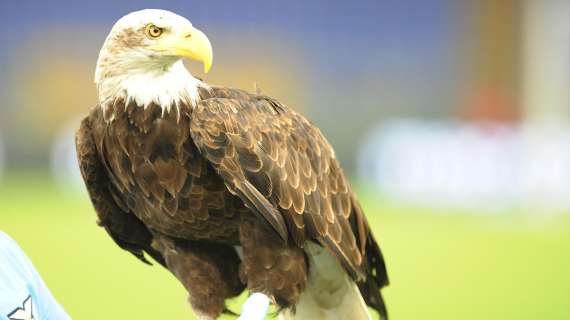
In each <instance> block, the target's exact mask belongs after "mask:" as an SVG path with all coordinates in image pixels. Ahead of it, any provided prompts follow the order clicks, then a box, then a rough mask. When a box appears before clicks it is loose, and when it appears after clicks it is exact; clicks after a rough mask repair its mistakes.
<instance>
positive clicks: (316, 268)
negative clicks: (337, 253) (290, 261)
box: [280, 243, 372, 320]
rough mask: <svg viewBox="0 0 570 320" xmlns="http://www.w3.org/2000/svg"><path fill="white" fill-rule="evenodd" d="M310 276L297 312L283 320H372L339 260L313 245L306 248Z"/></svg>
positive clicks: (283, 316)
mask: <svg viewBox="0 0 570 320" xmlns="http://www.w3.org/2000/svg"><path fill="white" fill-rule="evenodd" d="M306 251H307V254H308V256H309V260H310V261H309V263H310V266H311V267H310V274H309V281H308V283H307V288H306V289H305V291H304V292H303V294H301V299H300V300H299V303H298V304H297V307H296V312H295V313H294V314H293V313H292V312H290V311H288V310H286V311H284V312H282V313H281V315H280V319H282V320H305V319H311V320H324V319H327V320H341V319H353V320H369V319H372V318H371V316H370V313H369V312H368V308H367V306H366V303H364V299H363V298H362V296H361V295H360V291H359V290H358V287H357V286H356V284H355V283H354V282H353V281H352V280H351V279H350V277H349V276H348V274H347V273H346V272H345V271H344V269H343V268H342V266H341V265H340V264H339V262H338V260H337V259H335V258H334V257H333V256H332V255H331V254H330V253H329V252H328V251H327V250H326V249H324V248H322V247H320V246H318V245H316V244H313V243H310V244H308V245H307V247H306Z"/></svg>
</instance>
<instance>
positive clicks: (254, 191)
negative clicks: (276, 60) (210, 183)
mask: <svg viewBox="0 0 570 320" xmlns="http://www.w3.org/2000/svg"><path fill="white" fill-rule="evenodd" d="M228 96H230V95H228ZM190 132H191V135H192V139H193V141H194V143H195V144H196V146H197V147H198V148H199V149H200V151H201V153H202V155H203V156H205V157H206V158H207V159H208V160H209V161H210V162H211V163H212V164H213V166H214V167H215V168H216V170H217V171H218V172H219V174H220V175H221V176H222V178H223V179H224V181H225V182H226V184H227V185H228V187H229V188H230V189H231V190H232V191H233V192H234V193H235V194H237V195H238V196H239V197H240V198H242V200H243V201H244V202H245V203H246V204H248V205H249V206H251V207H253V209H254V210H255V211H256V212H258V213H259V214H260V215H261V216H262V217H263V218H265V219H266V220H267V221H268V222H269V223H270V224H271V225H272V226H273V228H274V229H275V230H276V231H277V233H278V234H279V235H280V236H281V237H282V238H283V239H285V240H286V239H287V238H288V235H289V236H290V237H291V238H292V240H293V241H294V242H295V243H296V244H297V245H298V246H301V247H302V246H303V245H304V242H305V241H306V240H307V239H312V240H316V241H318V242H320V243H321V244H323V245H324V246H326V247H328V248H329V249H330V250H331V251H332V252H333V253H334V254H335V255H336V256H337V257H338V258H339V260H340V261H341V262H342V264H343V265H344V266H345V268H346V269H347V271H349V272H350V273H351V274H352V276H354V277H355V278H362V277H363V276H364V275H363V274H362V272H363V270H362V269H361V266H362V255H363V254H364V250H363V244H361V243H360V242H362V241H363V239H365V238H366V235H361V234H359V233H360V232H363V231H364V232H368V230H367V229H366V230H362V229H361V228H358V227H357V228H356V229H353V228H352V226H351V222H350V217H351V215H352V214H359V212H356V211H354V210H352V204H353V201H354V196H353V193H352V191H351V190H350V188H349V185H348V182H347V181H346V178H345V176H344V174H343V172H342V169H341V168H340V165H339V163H338V161H337V160H336V158H335V154H334V151H333V149H332V147H331V146H330V144H329V143H328V142H327V141H326V140H325V138H324V137H323V135H322V134H321V133H320V131H319V130H318V129H317V128H316V127H315V126H313V125H312V124H311V123H309V122H308V121H307V120H306V119H305V118H303V117H302V116H300V115H298V114H297V113H295V112H293V111H291V110H289V109H288V108H286V107H285V106H283V105H281V104H280V103H279V102H277V101H275V100H273V99H271V98H268V97H265V96H255V95H250V96H247V97H246V98H244V97H242V96H240V97H238V98H237V99H232V98H210V99H206V100H204V101H202V102H201V103H200V104H199V105H198V106H197V107H196V108H195V110H194V111H193V113H192V122H191V126H190ZM357 220H358V221H364V220H363V217H361V218H358V219H357ZM355 235H357V236H355Z"/></svg>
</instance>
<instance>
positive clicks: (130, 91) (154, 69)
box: [95, 60, 207, 114]
mask: <svg viewBox="0 0 570 320" xmlns="http://www.w3.org/2000/svg"><path fill="white" fill-rule="evenodd" d="M95 83H96V85H97V88H98V91H99V104H100V106H101V108H103V111H105V109H106V108H108V107H109V106H110V105H112V104H113V103H115V101H117V100H122V101H125V102H127V104H128V103H129V102H131V101H132V102H134V103H135V104H136V105H137V106H139V107H142V108H146V107H148V106H150V105H158V106H160V107H161V108H162V111H163V114H164V113H165V112H170V111H171V108H172V107H173V106H174V107H175V108H176V109H177V110H174V111H176V112H178V113H179V112H180V110H179V107H180V106H181V105H185V106H190V107H193V106H195V105H196V103H198V101H199V99H200V95H199V89H200V88H207V85H206V84H204V83H202V81H200V80H199V79H196V78H194V77H193V76H192V74H190V72H189V71H188V70H187V69H186V67H185V66H184V64H183V63H182V60H177V61H175V62H173V63H170V64H161V65H159V64H148V65H141V66H139V68H132V65H131V66H129V63H128V61H127V62H123V63H121V62H117V61H114V62H113V61H109V62H107V61H99V63H98V66H97V71H96V74H95Z"/></svg>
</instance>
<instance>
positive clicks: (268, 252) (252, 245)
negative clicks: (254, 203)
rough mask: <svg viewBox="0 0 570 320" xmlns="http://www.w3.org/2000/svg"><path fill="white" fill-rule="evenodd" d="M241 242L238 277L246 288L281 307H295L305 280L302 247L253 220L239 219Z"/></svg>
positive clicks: (305, 266) (305, 273)
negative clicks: (240, 220)
mask: <svg viewBox="0 0 570 320" xmlns="http://www.w3.org/2000/svg"><path fill="white" fill-rule="evenodd" d="M240 241H241V244H242V247H243V257H242V258H243V259H242V264H241V267H240V276H241V277H242V280H243V282H246V283H247V287H248V289H249V291H250V292H252V293H255V292H259V293H263V294H265V295H267V296H268V297H270V298H271V299H273V301H274V302H275V303H276V304H277V305H278V306H279V307H280V308H294V306H295V305H296V304H297V302H298V301H299V297H300V295H301V292H302V291H303V290H304V288H305V285H306V283H307V260H306V257H305V253H304V252H303V250H302V249H301V248H299V247H297V246H295V245H294V244H287V243H285V242H283V240H282V239H281V238H280V237H279V236H278V235H277V234H276V233H275V232H274V231H272V230H271V229H270V228H268V227H267V226H265V225H263V224H262V223H261V222H260V221H256V220H253V219H252V220H244V221H242V223H241V226H240Z"/></svg>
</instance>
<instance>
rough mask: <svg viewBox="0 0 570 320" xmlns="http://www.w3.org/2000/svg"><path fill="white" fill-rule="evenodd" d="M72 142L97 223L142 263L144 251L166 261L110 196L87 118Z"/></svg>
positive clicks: (141, 227) (131, 216)
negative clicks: (95, 213) (74, 145)
mask: <svg viewBox="0 0 570 320" xmlns="http://www.w3.org/2000/svg"><path fill="white" fill-rule="evenodd" d="M75 144H76V148H77V159H78V161H79V167H80V169H81V174H82V176H83V180H84V181H85V185H86V187H87V191H88V192H89V197H90V198H91V202H92V203H93V206H94V207H95V211H96V212H97V217H98V223H99V225H100V226H102V227H104V228H105V230H106V231H107V232H108V233H109V235H110V236H111V238H113V240H114V241H115V242H116V243H117V244H118V245H119V246H120V247H121V248H123V249H125V250H127V251H129V252H130V253H132V254H133V255H135V256H136V257H137V258H139V259H140V260H142V261H143V262H145V263H149V262H148V260H147V259H146V258H145V257H144V254H143V252H147V253H148V254H149V255H150V256H151V257H153V258H154V259H155V260H156V261H157V262H159V263H160V264H162V265H165V263H164V259H163V257H162V255H161V254H160V253H159V252H158V251H156V250H154V249H153V248H152V247H151V242H152V235H151V233H150V232H149V230H148V229H147V228H146V226H145V225H144V224H143V223H142V222H141V221H140V220H139V219H138V218H137V217H136V216H135V215H134V214H132V213H131V212H129V211H128V208H127V206H126V205H124V204H122V203H120V200H119V198H118V197H113V189H112V188H113V186H112V184H111V183H110V182H109V180H108V177H107V172H106V170H105V167H104V165H103V163H101V161H100V158H99V155H98V153H97V148H96V145H95V143H94V141H93V136H92V132H91V127H90V122H89V118H85V119H84V120H83V121H82V122H81V126H80V128H79V130H78V131H77V133H76V137H75Z"/></svg>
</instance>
